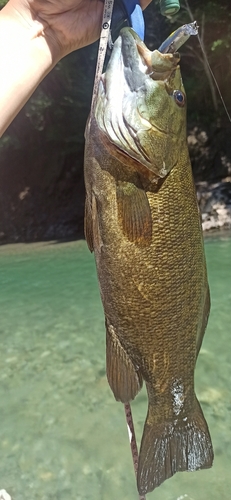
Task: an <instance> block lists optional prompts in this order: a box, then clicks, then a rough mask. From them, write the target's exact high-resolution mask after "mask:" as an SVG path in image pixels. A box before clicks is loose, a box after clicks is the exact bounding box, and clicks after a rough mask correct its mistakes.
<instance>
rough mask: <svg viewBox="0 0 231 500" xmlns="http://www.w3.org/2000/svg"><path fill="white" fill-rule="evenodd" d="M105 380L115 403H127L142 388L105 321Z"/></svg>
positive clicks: (133, 368)
mask: <svg viewBox="0 0 231 500" xmlns="http://www.w3.org/2000/svg"><path fill="white" fill-rule="evenodd" d="M106 362H107V378H108V383H109V385H110V387H111V390H112V392H113V394H114V396H115V399H116V400H117V401H121V402H122V403H128V401H131V400H132V399H134V398H135V396H136V395H137V393H138V392H139V390H140V389H141V387H142V383H143V379H142V376H141V374H140V372H139V370H137V369H136V368H135V366H134V364H133V362H132V361H131V359H130V358H129V356H128V354H127V353H126V351H125V350H124V349H123V347H122V345H121V343H120V341H119V339H118V337H117V335H116V332H115V330H114V328H113V326H112V325H110V324H109V322H108V321H107V320H106Z"/></svg>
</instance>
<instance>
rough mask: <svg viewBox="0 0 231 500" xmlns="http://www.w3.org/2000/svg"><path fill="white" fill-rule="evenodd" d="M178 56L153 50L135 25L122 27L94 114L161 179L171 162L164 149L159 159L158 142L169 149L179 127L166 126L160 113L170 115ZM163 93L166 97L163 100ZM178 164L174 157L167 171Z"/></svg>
mask: <svg viewBox="0 0 231 500" xmlns="http://www.w3.org/2000/svg"><path fill="white" fill-rule="evenodd" d="M179 60H180V56H179V54H178V53H174V54H172V53H168V54H162V53H160V52H159V51H158V50H154V51H153V52H152V51H150V50H149V49H148V48H147V47H146V45H145V44H144V42H142V40H141V39H140V38H139V36H138V35H137V34H136V33H135V31H134V30H133V29H132V28H123V29H122V30H121V32H120V35H119V37H118V38H117V40H116V42H115V43H114V47H113V51H112V54H111V58H110V61H109V63H108V67H107V70H106V72H105V73H104V74H103V75H102V76H101V81H100V84H99V92H98V99H97V104H96V109H95V118H96V121H97V124H98V126H99V129H100V131H101V132H103V134H105V135H106V137H107V139H108V140H109V141H110V142H111V143H112V144H113V146H116V147H117V148H118V149H120V150H121V151H122V152H124V153H126V154H127V155H128V156H130V157H131V158H133V159H134V160H137V161H138V162H140V163H141V164H142V165H144V166H145V167H146V168H148V169H149V170H151V171H152V172H153V173H154V174H155V175H157V176H158V177H164V176H165V175H166V170H165V169H164V170H163V164H165V165H168V163H169V162H168V160H166V158H165V157H166V155H165V153H163V154H162V152H161V149H160V147H158V151H159V153H158V154H159V157H158V154H157V153H156V151H157V149H156V148H155V145H154V144H153V141H154V142H155V141H159V142H160V141H162V143H164V147H163V148H162V150H163V151H165V150H166V143H167V141H168V143H169V142H170V141H169V138H170V136H171V137H172V141H175V140H176V135H177V134H176V132H175V130H174V127H172V126H171V125H170V126H169V124H168V123H167V126H166V121H163V119H162V118H161V114H163V115H164V114H166V112H165V108H166V106H165V104H166V102H165V101H166V99H167V98H168V95H171V94H172V92H173V89H174V85H173V82H174V78H175V73H176V70H177V68H178V63H179ZM159 93H162V94H163V96H164V98H163V97H161V99H159V97H158V95H159ZM160 101H161V102H160ZM156 110H157V111H158V112H157V113H156ZM153 111H154V112H153ZM168 122H169V119H168ZM173 163H174V164H175V163H176V159H175V158H174V159H173V160H171V165H170V164H169V167H167V172H168V171H169V170H170V169H171V168H172V166H173Z"/></svg>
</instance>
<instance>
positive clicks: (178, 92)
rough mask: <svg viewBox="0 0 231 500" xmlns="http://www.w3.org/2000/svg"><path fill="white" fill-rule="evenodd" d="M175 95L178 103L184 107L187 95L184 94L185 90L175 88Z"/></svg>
mask: <svg viewBox="0 0 231 500" xmlns="http://www.w3.org/2000/svg"><path fill="white" fill-rule="evenodd" d="M173 97H174V99H175V102H176V104H177V105H178V106H180V107H181V108H183V106H184V105H185V95H184V94H183V92H181V90H174V92H173Z"/></svg>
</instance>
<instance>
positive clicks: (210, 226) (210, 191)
mask: <svg viewBox="0 0 231 500" xmlns="http://www.w3.org/2000/svg"><path fill="white" fill-rule="evenodd" d="M196 189H197V198H198V203H199V208H200V211H201V216H202V228H203V231H211V230H217V229H230V228H231V177H226V178H225V179H223V180H222V181H221V182H216V183H210V182H208V181H204V182H198V183H197V184H196Z"/></svg>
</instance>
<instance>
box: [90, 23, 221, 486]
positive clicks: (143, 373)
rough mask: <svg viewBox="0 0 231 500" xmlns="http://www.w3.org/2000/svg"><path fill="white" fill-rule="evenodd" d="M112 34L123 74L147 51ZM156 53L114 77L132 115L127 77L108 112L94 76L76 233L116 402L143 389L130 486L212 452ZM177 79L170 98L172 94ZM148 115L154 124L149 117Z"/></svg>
mask: <svg viewBox="0 0 231 500" xmlns="http://www.w3.org/2000/svg"><path fill="white" fill-rule="evenodd" d="M133 40H134V42H133ZM121 41H122V49H121V48H120V50H118V53H119V55H120V59H119V58H118V60H117V61H116V65H117V66H116V67H118V64H119V65H120V66H121V57H122V56H123V63H124V68H123V71H122V73H123V74H125V73H126V74H127V75H128V74H129V70H130V69H131V67H130V66H129V65H131V63H130V60H129V58H128V54H127V53H126V50H127V51H128V48H127V46H128V47H131V50H132V55H131V58H130V59H132V56H134V58H135V59H136V61H139V58H140V57H142V58H144V56H145V58H146V59H148V61H149V56H148V55H146V54H145V46H144V44H142V43H140V45H138V49H139V52H137V48H136V47H137V44H138V42H137V38H136V37H135V36H134V35H133V34H132V33H131V30H124V31H122V34H121V40H120V42H119V43H121ZM123 43H124V44H125V45H126V47H125V49H124V48H123ZM129 44H130V45H129ZM124 51H125V55H124ZM121 54H122V56H121ZM134 54H135V55H134ZM137 54H138V56H137ZM116 55H117V54H116ZM117 57H118V55H117ZM158 57H159V56H158V55H157V63H156V65H155V61H154V63H153V62H152V67H153V71H154V73H155V75H156V77H157V79H156V80H152V79H151V77H148V78H149V79H150V80H151V81H150V82H149V81H148V84H147V85H146V83H145V84H144V82H143V80H142V75H141V80H142V81H141V87H142V85H143V89H142V88H141V90H139V89H140V80H139V78H140V77H139V69H138V70H137V73H136V76H135V78H136V80H137V81H136V83H135V84H134V85H133V83H132V76H131V74H129V76H128V77H127V78H128V79H129V82H128V83H127V82H125V83H124V86H126V85H128V87H129V88H130V89H131V94H133V95H131V101H133V102H132V106H133V107H134V106H135V103H136V105H137V101H139V103H140V102H141V101H142V99H141V96H142V98H143V99H144V101H145V105H144V107H143V108H142V106H141V104H138V106H137V108H138V115H139V116H138V115H136V112H135V111H136V110H135V111H134V109H133V108H132V107H131V104H129V92H128V90H127V89H125V94H126V92H128V96H126V103H125V104H124V103H122V106H121V109H122V113H118V102H119V100H118V101H117V108H116V107H115V109H114V111H113V109H112V111H111V114H110V110H109V109H106V108H109V107H110V106H111V101H110V99H111V98H112V96H113V94H112V96H111V95H110V91H111V89H110V81H109V82H108V84H107V81H106V83H105V77H104V81H103V84H104V89H102V95H103V98H102V99H101V97H99V104H98V108H97V109H96V117H95V118H93V119H92V120H91V122H90V123H89V125H88V128H87V132H86V152H85V183H86V191H87V198H86V217H85V233H86V238H87V241H88V245H89V247H90V249H91V250H92V251H94V253H95V259H96V265H97V272H98V279H99V284H100V291H101V297H102V302H103V307H104V312H105V319H106V330H107V376H108V381H109V384H110V386H111V389H112V391H113V393H114V395H115V398H116V399H117V400H119V401H122V402H124V403H125V402H127V401H130V400H131V399H133V398H134V397H135V396H136V394H137V392H138V391H139V390H140V388H141V386H142V382H143V380H144V381H145V383H146V386H147V392H148V400H149V409H148V415H147V419H146V424H145V427H144V433H143V437H142V443H141V450H140V458H139V469H138V478H137V481H138V489H139V492H140V494H145V493H146V492H148V491H152V490H153V489H154V488H155V487H156V486H158V485H159V484H161V483H162V482H163V481H164V480H165V479H167V478H168V477H170V476H172V475H173V474H174V473H175V472H177V471H179V470H196V469H200V468H205V467H209V466H211V464H212V460H213V452H212V445H211V441H210V436H209V432H208V428H207V424H206V422H205V420H204V416H203V414H202V411H201V408H200V406H199V403H198V401H197V399H196V396H195V392H194V369H195V364H196V358H197V355H198V352H199V349H200V346H201V342H202V339H203V335H204V331H205V328H206V324H207V319H208V314H209V289H208V282H207V273H206V263H205V256H204V247H203V238H202V231H201V223H200V216H199V211H198V205H197V200H196V194H195V188H194V183H193V179H192V172H191V166H190V161H189V156H188V150H187V145H186V124H185V119H186V118H185V109H184V108H183V106H182V102H181V96H182V95H184V89H183V85H182V82H181V78H180V70H179V67H178V66H177V63H176V60H175V59H174V57H173V58H172V59H166V61H167V66H168V64H169V60H171V61H172V69H171V71H170V72H169V76H168V78H167V80H166V78H165V75H164V78H163V80H161V77H160V76H159V60H158ZM165 57H168V56H167V55H163V61H165V59H164V58H165ZM171 57H172V56H171ZM143 61H144V59H142V63H143ZM114 63H115V58H114ZM114 63H113V61H112V64H111V66H109V69H108V72H110V71H111V72H112V69H113V64H114ZM126 64H127V66H126ZM139 64H140V63H139ZM136 67H137V66H136V65H135V66H133V67H132V70H133V73H135V72H136ZM148 67H149V66H148ZM160 67H161V64H160ZM162 69H163V68H162ZM165 69H166V68H165ZM165 69H163V71H165ZM141 70H142V73H143V71H144V70H143V68H141ZM148 71H149V69H148V70H147V73H146V74H148ZM166 71H167V72H168V68H167V69H166ZM160 73H161V71H160ZM146 74H145V77H146ZM106 75H107V73H106ZM109 76H110V77H111V74H110V73H109ZM116 76H118V80H119V75H117V73H116ZM116 76H115V79H116ZM158 79H160V81H159V80H158ZM163 81H164V84H163ZM152 83H153V88H154V91H153V95H151V89H152ZM120 84H121V85H122V76H121V81H120ZM149 84H150V88H149ZM107 85H108V87H107ZM113 85H114V83H113ZM113 85H112V90H113V88H114V87H113ZM158 85H159V87H158ZM175 87H176V88H175ZM147 88H148V92H149V94H148V95H147ZM137 89H138V93H139V92H140V95H138V98H137ZM176 90H177V91H178V92H179V93H178V97H176V99H178V98H179V103H177V102H174V99H175V98H174V92H175V91H176ZM118 92H119V90H118ZM135 93H136V99H135V98H134V94H135ZM105 96H106V97H107V102H106V103H105V100H104V99H105ZM155 96H157V103H155ZM149 99H150V100H151V99H152V101H153V103H154V104H153V106H154V107H155V106H156V105H157V106H159V109H161V114H160V119H159V118H158V116H159V115H158V113H157V117H156V116H155V112H154V111H151V118H150V117H149V116H148V115H147V108H148V109H149ZM168 99H169V103H168ZM131 101H130V102H131ZM150 102H151V101H150ZM102 103H103V104H102ZM147 103H148V105H147ZM126 106H127V108H128V110H129V111H128V114H126V109H125V108H126ZM129 106H130V107H129ZM139 106H141V107H139ZM112 108H113V101H112ZM140 109H141V111H140ZM166 110H167V112H168V115H169V117H168V116H167V118H166V116H165V111H166ZM152 113H154V118H153V114H152ZM128 115H129V116H128ZM131 115H133V117H132V120H131V122H130V123H129V122H128V120H130V117H131ZM144 115H145V116H144ZM139 120H141V121H139ZM149 120H150V123H152V127H148V123H149ZM169 121H170V123H169ZM124 124H125V125H124ZM142 127H143V129H142ZM141 129H142V130H141ZM126 130H128V131H129V133H128V134H126ZM137 130H138V132H137ZM140 131H141V132H140ZM166 131H167V132H166ZM175 131H176V132H175ZM138 134H139V136H138ZM142 134H143V135H142ZM145 134H146V136H148V139H147V141H146V140H145V137H146V136H145ZM137 136H138V139H137ZM136 141H137V142H136ZM137 144H138V147H137ZM129 148H130V149H129ZM150 158H151V161H150Z"/></svg>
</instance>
